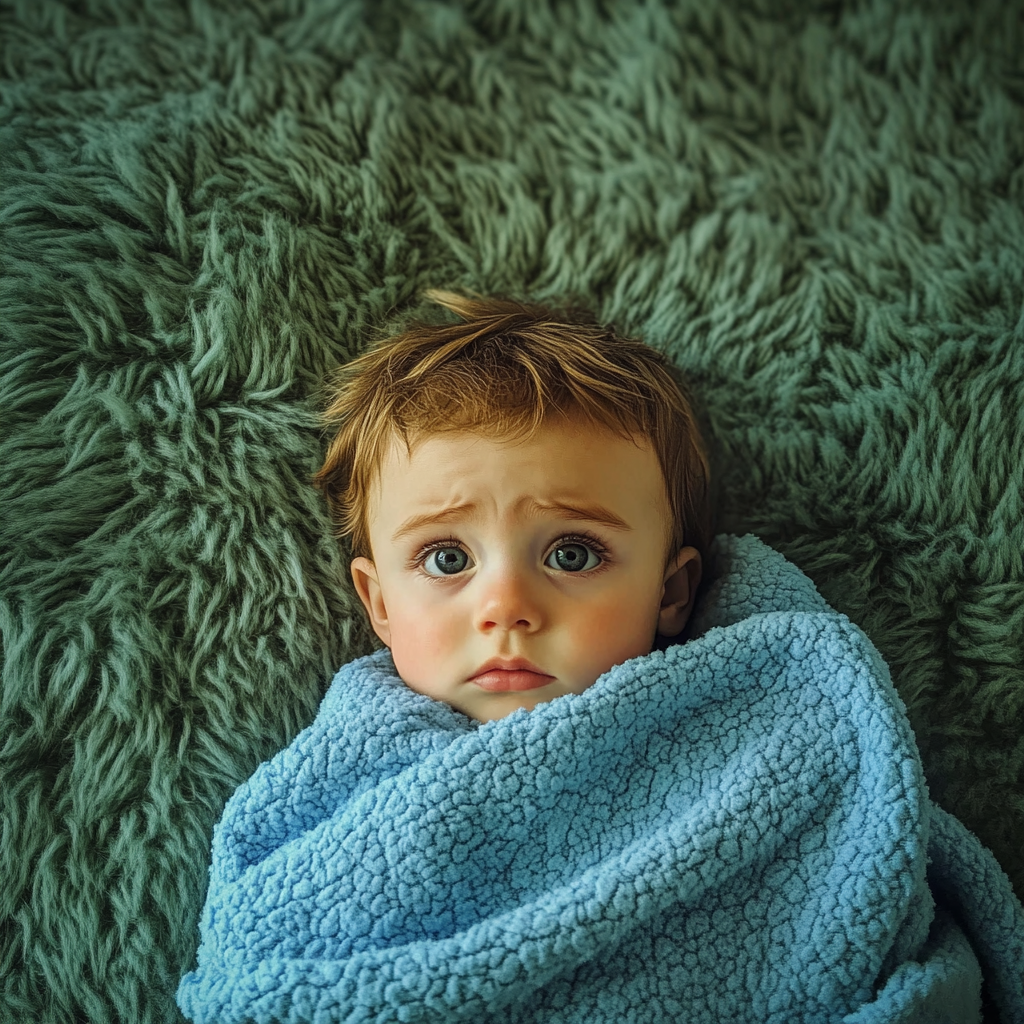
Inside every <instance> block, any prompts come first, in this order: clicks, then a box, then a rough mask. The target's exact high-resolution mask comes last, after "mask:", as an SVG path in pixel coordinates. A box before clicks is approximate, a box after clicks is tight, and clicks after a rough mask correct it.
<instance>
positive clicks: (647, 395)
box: [314, 289, 713, 722]
mask: <svg viewBox="0 0 1024 1024" xmlns="http://www.w3.org/2000/svg"><path fill="white" fill-rule="evenodd" d="M425 294H426V296H427V297H428V298H430V299H431V300H433V301H435V302H437V303H439V304H440V305H442V306H444V307H446V308H447V309H449V310H451V311H453V312H454V313H456V314H458V315H459V316H460V317H461V318H462V322H461V323H456V324H443V325H429V324H424V323H420V322H415V323H413V324H412V325H411V326H410V327H408V328H407V329H406V330H405V331H404V332H403V333H401V334H400V335H398V336H397V337H394V338H388V339H385V340H384V341H382V342H381V343H379V344H377V345H375V346H373V347H372V348H371V349H370V350H369V351H367V352H366V353H365V354H363V355H362V356H360V357H359V358H357V359H355V360H353V361H352V362H350V363H348V364H346V365H345V366H343V367H342V368H341V369H340V370H339V371H338V376H337V380H336V391H335V392H334V393H333V395H332V401H331V404H330V405H329V408H328V409H327V411H326V413H325V420H326V422H327V423H328V424H330V425H332V426H336V427H337V434H336V436H335V437H334V438H333V440H332V442H331V444H330V447H329V449H328V451H327V455H326V459H325V461H324V465H323V467H322V468H321V469H320V471H319V472H318V473H317V474H316V477H315V478H314V479H315V482H316V483H317V485H318V486H319V487H321V488H322V489H323V491H324V493H325V494H326V497H327V499H328V502H329V504H330V507H331V511H332V515H333V517H334V521H335V523H336V527H337V534H338V536H339V537H346V536H350V537H351V539H352V550H353V555H354V557H353V559H352V563H351V572H352V579H353V583H354V584H355V589H356V593H357V594H358V595H359V598H360V600H361V601H362V603H363V605H364V606H365V609H366V613H367V615H368V616H369V621H370V624H371V625H372V627H373V629H374V631H375V633H376V634H377V636H378V637H380V639H381V640H382V641H383V643H384V644H386V645H387V646H388V647H389V648H390V650H391V655H392V658H393V660H394V664H395V668H396V670H397V672H398V674H399V676H400V677H401V679H402V680H403V681H404V682H405V683H406V685H408V686H409V687H410V688H411V689H413V690H415V691H417V692H418V693H421V694H425V695H427V696H429V697H432V698H434V699H436V700H440V701H444V702H446V703H447V704H449V705H450V706H452V707H453V708H456V709H457V710H458V711H461V712H462V713H463V714H465V715H468V716H469V717H470V718H473V719H475V720H477V721H479V722H488V721H492V720H495V719H499V718H503V717H505V716H506V715H508V714H510V713H511V712H512V711H514V710H516V709H517V708H526V709H532V708H534V707H536V706H537V705H538V704H540V703H543V702H545V701H550V700H552V699H554V698H555V697H559V696H561V695H563V694H568V693H577V694H578V693H582V692H583V691H584V690H585V689H587V687H589V686H591V685H592V684H593V683H594V682H595V681H596V680H597V679H598V677H599V676H601V675H602V674H603V673H605V672H606V671H607V670H608V669H610V668H611V667H612V666H613V665H617V664H620V663H622V662H624V661H626V660H627V659H629V658H634V657H636V656H638V655H644V654H648V653H650V651H651V650H652V649H653V648H654V647H655V646H656V645H664V644H665V642H666V641H667V640H668V639H669V638H672V637H678V636H679V635H680V634H681V633H682V631H683V629H684V627H685V626H686V622H687V619H688V618H689V616H690V613H691V611H692V609H693V606H694V602H695V600H696V597H697V591H698V587H699V585H700V582H701V575H702V570H703V569H704V567H706V564H707V557H708V547H709V545H710V543H711V539H712V536H713V532H712V521H711V510H710V496H709V468H708V459H707V455H706V451H705V447H704V444H703V441H702V439H701V436H700V431H699V428H698V426H697V423H696V419H695V416H694V414H693V411H692V409H691V405H690V402H689V400H688V397H687V393H686V388H685V385H684V384H683V383H682V381H681V380H680V379H679V378H678V374H677V371H674V370H673V368H672V367H671V366H670V364H669V363H668V362H667V360H666V359H665V358H664V357H663V356H662V355H661V354H660V353H658V352H656V351H655V350H653V349H651V348H649V347H647V346H646V345H644V344H642V343H641V342H638V341H631V340H625V339H622V338H620V337H617V336H616V335H615V334H614V333H613V332H612V331H611V330H610V329H608V328H602V327H599V326H597V325H596V324H595V323H593V321H592V320H591V319H590V318H588V317H586V316H585V315H581V314H579V313H578V312H574V313H573V314H572V315H571V316H570V317H564V316H559V315H557V314H556V313H554V312H553V311H551V310H550V309H547V308H544V307H541V306H537V305H525V304H522V303H519V302H513V301H509V300H505V299H490V298H483V297H479V296H478V297H475V298H466V297H465V296H462V295H457V294H455V293H452V292H447V291H440V290H436V289H433V290H429V291H427V292H426V293H425ZM400 441H401V443H399V442H400ZM659 638H660V639H659Z"/></svg>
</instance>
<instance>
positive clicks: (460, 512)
mask: <svg viewBox="0 0 1024 1024" xmlns="http://www.w3.org/2000/svg"><path fill="white" fill-rule="evenodd" d="M521 504H523V505H525V508H526V514H527V515H529V516H531V517H536V516H537V515H539V514H540V513H543V512H558V513H559V514H560V516H561V518H562V519H573V520H579V521H583V522H590V523H602V524H603V525H604V526H607V527H610V528H611V529H613V530H623V531H629V530H632V529H633V527H632V526H630V525H629V523H627V522H626V521H625V519H623V518H622V517H621V516H619V515H616V513H614V512H613V511H612V510H611V509H609V508H605V506H604V505H597V504H587V505H580V504H577V503H574V502H568V501H538V500H537V499H536V498H525V499H523V501H522V502H521ZM476 507H477V506H476V503H475V502H472V501H469V502H460V503H459V504H457V505H449V506H448V507H447V508H443V509H438V510H436V511H433V512H421V513H419V514H418V515H415V516H410V517H409V518H408V519H406V521H405V522H404V523H402V525H401V526H400V527H399V528H398V529H397V530H396V531H395V533H394V536H393V537H392V538H391V541H392V543H397V542H398V541H400V540H402V539H403V538H404V537H407V536H409V534H411V533H415V532H416V531H417V530H419V529H421V528H422V527H424V526H439V525H442V524H444V523H455V522H458V521H460V520H462V519H465V518H466V517H467V516H468V515H470V514H471V513H472V512H474V511H475V510H476Z"/></svg>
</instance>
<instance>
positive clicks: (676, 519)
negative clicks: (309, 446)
mask: <svg viewBox="0 0 1024 1024" xmlns="http://www.w3.org/2000/svg"><path fill="white" fill-rule="evenodd" d="M423 295H424V296H425V297H426V298H427V299H430V300H431V301H433V302H435V303H437V304H438V305H441V306H444V307H445V308H446V309H449V310H451V311H452V312H453V313H456V314H457V315H458V316H459V317H461V321H460V322H458V323H454V324H427V323H423V322H421V321H418V320H415V321H412V322H411V323H410V324H409V325H408V326H407V327H406V328H405V330H403V331H402V332H401V333H400V334H397V335H395V336H393V337H385V338H383V339H381V340H379V341H378V342H376V343H375V344H374V345H372V346H371V347H370V348H369V349H368V350H367V351H366V352H364V353H363V354H362V355H360V356H359V357H357V358H356V359H353V360H352V361H351V362H348V363H346V364H344V365H343V366H341V367H339V368H338V370H337V371H336V372H335V374H334V376H333V378H332V380H331V381H330V383H329V389H330V393H329V400H328V401H329V404H328V405H327V407H326V409H325V410H324V412H323V414H322V420H323V423H324V424H325V426H327V427H329V428H335V430H336V432H335V434H334V436H333V438H332V439H331V441H330V443H329V445H328V448H327V453H326V456H325V458H324V463H323V466H322V467H321V468H320V470H319V471H318V472H317V473H316V474H315V476H314V477H313V482H314V484H316V486H318V487H319V488H321V490H322V491H323V493H324V495H325V496H326V498H327V502H328V505H329V507H330V510H331V516H332V519H333V520H334V524H335V527H336V529H335V533H336V536H338V537H339V538H345V537H351V542H352V554H353V555H354V556H360V555H362V556H365V557H367V558H372V553H371V549H370V536H369V521H368V520H369V497H370V488H371V486H372V484H373V482H374V479H375V473H376V471H377V470H378V468H379V467H380V466H381V465H382V464H383V462H384V460H385V459H386V457H387V454H388V451H389V449H390V445H391V444H392V442H393V439H394V438H396V437H398V436H400V437H401V438H402V440H403V441H404V443H405V447H406V452H407V453H411V446H410V435H411V436H412V440H413V441H415V440H416V439H418V438H419V437H422V436H425V435H430V434H439V433H447V432H455V431H458V432H463V431H473V432H486V433H487V434H489V435H491V436H493V437H500V438H508V439H509V440H510V441H511V440H518V439H519V438H521V437H527V438H528V437H530V436H532V435H533V433H534V432H535V431H536V430H537V429H538V428H539V427H541V426H542V425H543V423H544V421H545V419H546V417H547V416H549V415H550V414H551V413H558V414H562V415H565V416H569V417H572V416H580V417H583V418H584V419H585V420H588V421H590V422H591V423H593V424H595V425H599V426H603V427H605V428H607V429H609V430H611V431H613V432H614V433H616V434H618V435H619V436H621V437H623V438H624V439H626V440H632V441H633V442H634V443H636V438H637V436H640V437H642V438H644V439H646V440H647V441H648V442H649V443H650V444H651V446H652V447H653V449H654V451H655V453H656V454H657V457H658V462H659V463H660V465H661V471H662V474H663V476H664V479H665V484H666V490H667V492H668V499H669V506H670V509H671V513H672V523H673V526H672V532H671V537H670V541H669V547H668V550H667V552H666V557H665V565H666V568H667V566H668V564H669V563H670V562H671V560H672V559H673V558H674V557H675V554H676V552H677V551H678V550H679V549H680V548H681V547H684V546H686V545H690V546H692V547H695V548H696V549H697V550H698V551H699V552H700V554H701V557H702V559H704V562H705V565H707V559H708V553H709V552H708V548H709V547H710V544H711V540H712V529H713V527H712V513H711V497H710V482H711V481H710V476H711V474H710V468H709V465H708V456H707V450H706V448H705V445H704V441H703V439H702V437H701V434H700V430H699V428H698V426H697V421H696V417H695V415H694V412H693V409H692V406H691V401H690V397H689V394H688V389H687V387H686V384H685V382H684V380H683V379H682V376H681V374H680V373H679V371H678V370H677V369H676V368H675V367H674V366H672V364H671V363H669V362H668V360H667V359H666V358H665V357H664V356H663V355H662V354H661V353H660V352H658V351H656V350H655V349H653V348H650V347H649V346H647V345H645V344H643V343H642V342H640V341H634V340H629V339H624V338H621V337H619V336H618V335H617V334H616V333H615V332H614V330H612V329H611V328H609V327H603V326H599V325H598V324H597V323H596V322H594V321H593V318H592V317H591V316H590V314H589V313H587V312H585V311H583V310H580V309H572V310H571V312H570V315H568V316H567V315H559V314H558V313H556V312H555V311H554V310H553V309H552V308H550V307H548V306H543V305H539V304H536V303H523V302H518V301H515V300H512V299H508V298H493V297H491V298H488V297H484V296H481V295H474V297H467V296H464V295H459V294H457V293H455V292H450V291H443V290H440V289H429V290H427V291H425V292H424V293H423Z"/></svg>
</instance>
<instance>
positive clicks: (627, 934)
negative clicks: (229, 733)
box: [178, 536, 1024, 1024]
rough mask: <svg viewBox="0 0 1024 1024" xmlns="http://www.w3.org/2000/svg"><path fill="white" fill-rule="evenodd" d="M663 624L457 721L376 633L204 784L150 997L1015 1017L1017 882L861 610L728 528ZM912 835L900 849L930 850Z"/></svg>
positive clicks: (186, 1005)
mask: <svg viewBox="0 0 1024 1024" xmlns="http://www.w3.org/2000/svg"><path fill="white" fill-rule="evenodd" d="M717 549H718V558H719V570H718V576H717V579H716V582H715V584H714V585H713V587H712V588H711V589H710V590H709V592H708V593H707V595H706V596H705V598H704V600H703V603H702V606H701V609H700V612H699V614H698V616H697V618H696V620H695V622H694V630H693V632H694V636H693V637H692V638H691V639H690V640H689V641H687V642H685V643H683V644H679V645H675V646H672V647H669V648H668V649H667V650H666V651H654V652H652V653H651V654H649V655H646V656H643V657H638V658H634V659H631V660H630V661H627V662H625V663H624V664H621V665H618V666H615V667H614V668H612V669H611V670H610V671H608V672H606V673H605V674H604V675H602V676H601V677H600V678H599V679H598V680H597V682H596V683H595V684H594V685H593V686H592V687H590V688H589V689H588V690H587V691H586V692H584V693H583V694H581V695H571V696H566V697H561V698H558V699H556V700H554V701H550V702H548V703H546V704H543V705H541V706H539V707H538V708H536V709H534V710H533V711H531V712H527V711H525V710H520V711H517V712H515V713H513V714H512V715H510V716H508V717H506V718H505V719H502V720H500V721H496V722H488V723H486V724H483V725H480V724H479V723H476V722H474V721H472V720H471V719H469V718H467V717H466V716H464V715H462V714H461V713H459V712H457V711H455V710H453V709H451V708H450V707H448V706H447V705H445V704H442V703H439V702H436V701H433V700H431V699H430V698H427V697H424V696H422V695H419V694H416V693H414V692H412V691H411V690H409V689H407V688H406V687H405V686H404V684H403V683H402V681H401V679H400V678H399V677H398V676H397V675H396V673H395V670H394V664H393V662H392V660H391V658H390V653H389V652H388V651H387V650H384V651H379V652H377V653H375V654H373V655H370V656H367V657H364V658H360V659H358V660H356V661H354V662H352V663H350V664H349V665H347V666H345V667H344V668H343V669H342V670H341V671H340V672H339V673H338V674H337V676H336V677H335V679H334V682H333V683H332V685H331V687H330V689H329V691H328V693H327V695H326V696H325V698H324V700H323V703H322V705H321V707H320V711H319V714H318V715H317V717H316V719H315V721H314V722H313V723H312V725H310V726H309V727H308V728H307V729H305V730H304V731H303V732H302V733H301V734H300V735H299V736H298V737H297V738H296V739H295V741H294V742H293V743H292V744H291V745H290V746H288V747H287V748H286V749H285V750H283V751H281V752H280V753H279V754H278V755H277V756H275V757H274V758H272V759H271V760H269V761H268V762H265V763H264V764H263V765H261V766H260V768H259V769H258V770H257V771H256V773H255V774H254V775H253V776H252V778H251V779H250V780H249V781H248V782H246V783H244V784H243V785H242V786H241V787H240V788H239V789H238V790H237V791H236V793H235V794H234V796H233V797H232V798H231V799H230V800H229V802H228V804H227V806H226V808H225V811H224V815H223V818H222V819H221V821H220V823H219V824H218V826H217V828H216V830H215V833H214V839H213V857H212V866H211V871H210V885H209V891H208V895H207V900H206V906H205V909H204V912H203V916H202V922H201V933H202V944H201V946H200V949H199V953H198V967H197V968H196V969H195V970H194V971H192V972H191V973H189V974H188V975H187V976H186V977H184V978H183V979H182V982H181V985H180V988H179V990H178V1003H179V1005H180V1007H181V1008H182V1010H183V1011H184V1012H185V1013H186V1014H187V1015H188V1016H190V1017H191V1018H192V1019H193V1020H195V1021H196V1022H197V1024H212V1022H219V1024H228V1022H231V1021H239V1022H241V1021H250V1020H254V1021H263V1022H271V1021H289V1022H299V1021H316V1022H327V1021H345V1022H349V1024H354V1022H357V1021H381V1022H383V1021H407V1022H411V1021H422V1022H427V1021H437V1022H441V1021H461V1020H465V1021H473V1022H482V1021H531V1022H533V1021H538V1022H539V1021H545V1022H553V1021H564V1022H568V1021H578V1022H580V1024H599V1022H605V1021H607V1022H608V1024H621V1022H624V1021H631V1022H644V1021H649V1022H662V1021H684V1020H685V1021H708V1022H722V1021H762V1022H769V1021H778V1022H780V1024H781V1022H785V1024H793V1022H796V1021H840V1020H842V1021H847V1022H851V1024H852V1022H854V1021H856V1022H857V1024H868V1022H879V1024H881V1022H883V1021H884V1022H893V1021H904V1022H910V1021H921V1022H922V1024H925V1022H927V1024H935V1022H937V1021H975V1020H979V1019H980V1012H981V995H980V993H981V984H982V975H983V974H984V976H985V979H986V981H987V983H988V986H989V989H990V992H991V994H992V997H993V999H994V1001H995V1003H996V1005H997V1006H998V1007H999V1009H1000V1012H1001V1014H1002V1017H1003V1019H1004V1020H1006V1021H1008V1022H1009V1021H1015V1022H1020V1021H1024V975H1022V965H1024V911H1022V909H1021V906H1020V903H1019V902H1018V901H1017V899H1016V897H1015V895H1014V894H1013V891H1012V889H1011V888H1010V884H1009V880H1008V879H1007V877H1006V875H1005V874H1004V873H1003V872H1002V871H1001V869H1000V868H999V867H998V865H997V863H996V861H995V859H994V857H993V856H992V855H991V853H989V851H988V850H987V849H985V848H984V847H983V846H981V844H980V843H979V842H978V841H977V840H976V839H975V838H974V837H973V836H972V835H971V833H969V832H968V831H967V829H966V828H965V827H964V826H963V825H961V824H960V823H959V822H958V821H957V820H956V819H955V818H954V817H952V816H950V815H949V814H947V813H945V812H944V811H942V810H940V809H939V808H937V807H936V806H934V805H932V803H931V802H930V800H929V796H928V793H927V788H926V786H925V783H924V778H923V774H922V770H921V765H920V761H919V758H918V754H917V749H916V746H915V743H914V738H913V733H912V732H911V729H910V727H909V724H908V722H907V719H906V717H905V714H904V706H903V704H902V702H901V700H900V699H899V697H898V696H897V694H896V692H895V690H894V689H893V687H892V684H891V682H890V678H889V672H888V669H887V667H886V665H885V663H884V661H883V660H882V658H881V657H880V655H879V654H878V652H877V651H876V650H875V648H874V647H873V645H872V644H871V642H870V641H869V640H868V639H867V637H866V636H865V635H864V634H863V633H862V632H861V631H860V630H859V629H858V628H857V627H856V626H855V625H853V624H852V623H851V622H850V620H849V619H847V618H846V617H845V616H844V615H842V614H839V613H836V612H834V611H832V610H831V609H830V608H829V607H828V605H827V604H826V603H825V602H824V601H823V599H822V598H821V597H820V596H819V595H818V593H817V591H816V590H815V588H814V586H813V585H812V584H811V582H810V581H809V580H808V579H807V578H806V577H805V576H804V575H803V574H802V573H801V572H800V571H799V570H798V569H797V568H796V567H795V566H793V565H792V564H790V563H788V562H787V561H786V560H785V559H784V558H783V557H782V556H781V555H780V554H778V553H776V552H774V551H773V550H772V549H770V548H768V547H767V546H766V545H764V544H763V543H762V542H760V541H759V540H757V539H756V538H754V537H752V536H746V537H743V538H736V537H727V536H722V537H720V538H718V541H717ZM929 862H930V865H931V866H930V867H929Z"/></svg>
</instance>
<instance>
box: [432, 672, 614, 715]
mask: <svg viewBox="0 0 1024 1024" xmlns="http://www.w3.org/2000/svg"><path fill="white" fill-rule="evenodd" d="M593 682H596V680H593V681H592V682H591V683H589V684H587V685H583V684H580V683H575V684H573V685H571V686H567V685H565V684H564V683H560V681H558V680H556V681H555V682H554V683H552V684H551V685H549V686H543V687H540V688H538V689H536V690H527V691H513V692H510V693H484V692H477V693H467V694H466V696H465V697H462V695H461V694H460V695H459V696H456V697H454V698H452V699H450V700H447V701H446V703H448V704H449V705H451V707H453V708H455V710H456V711H461V712H462V713H463V714H464V715H466V716H467V717H468V718H472V719H473V720H474V721H476V722H481V723H483V722H497V721H499V720H500V719H502V718H507V717H508V716H509V715H511V714H512V713H513V712H514V711H519V710H525V711H532V710H533V709H534V708H536V707H538V706H540V705H541V704H547V703H549V702H550V701H553V700H557V699H558V698H559V697H566V696H569V695H570V694H578V693H582V692H583V691H584V690H586V689H587V687H588V686H589V685H593Z"/></svg>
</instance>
